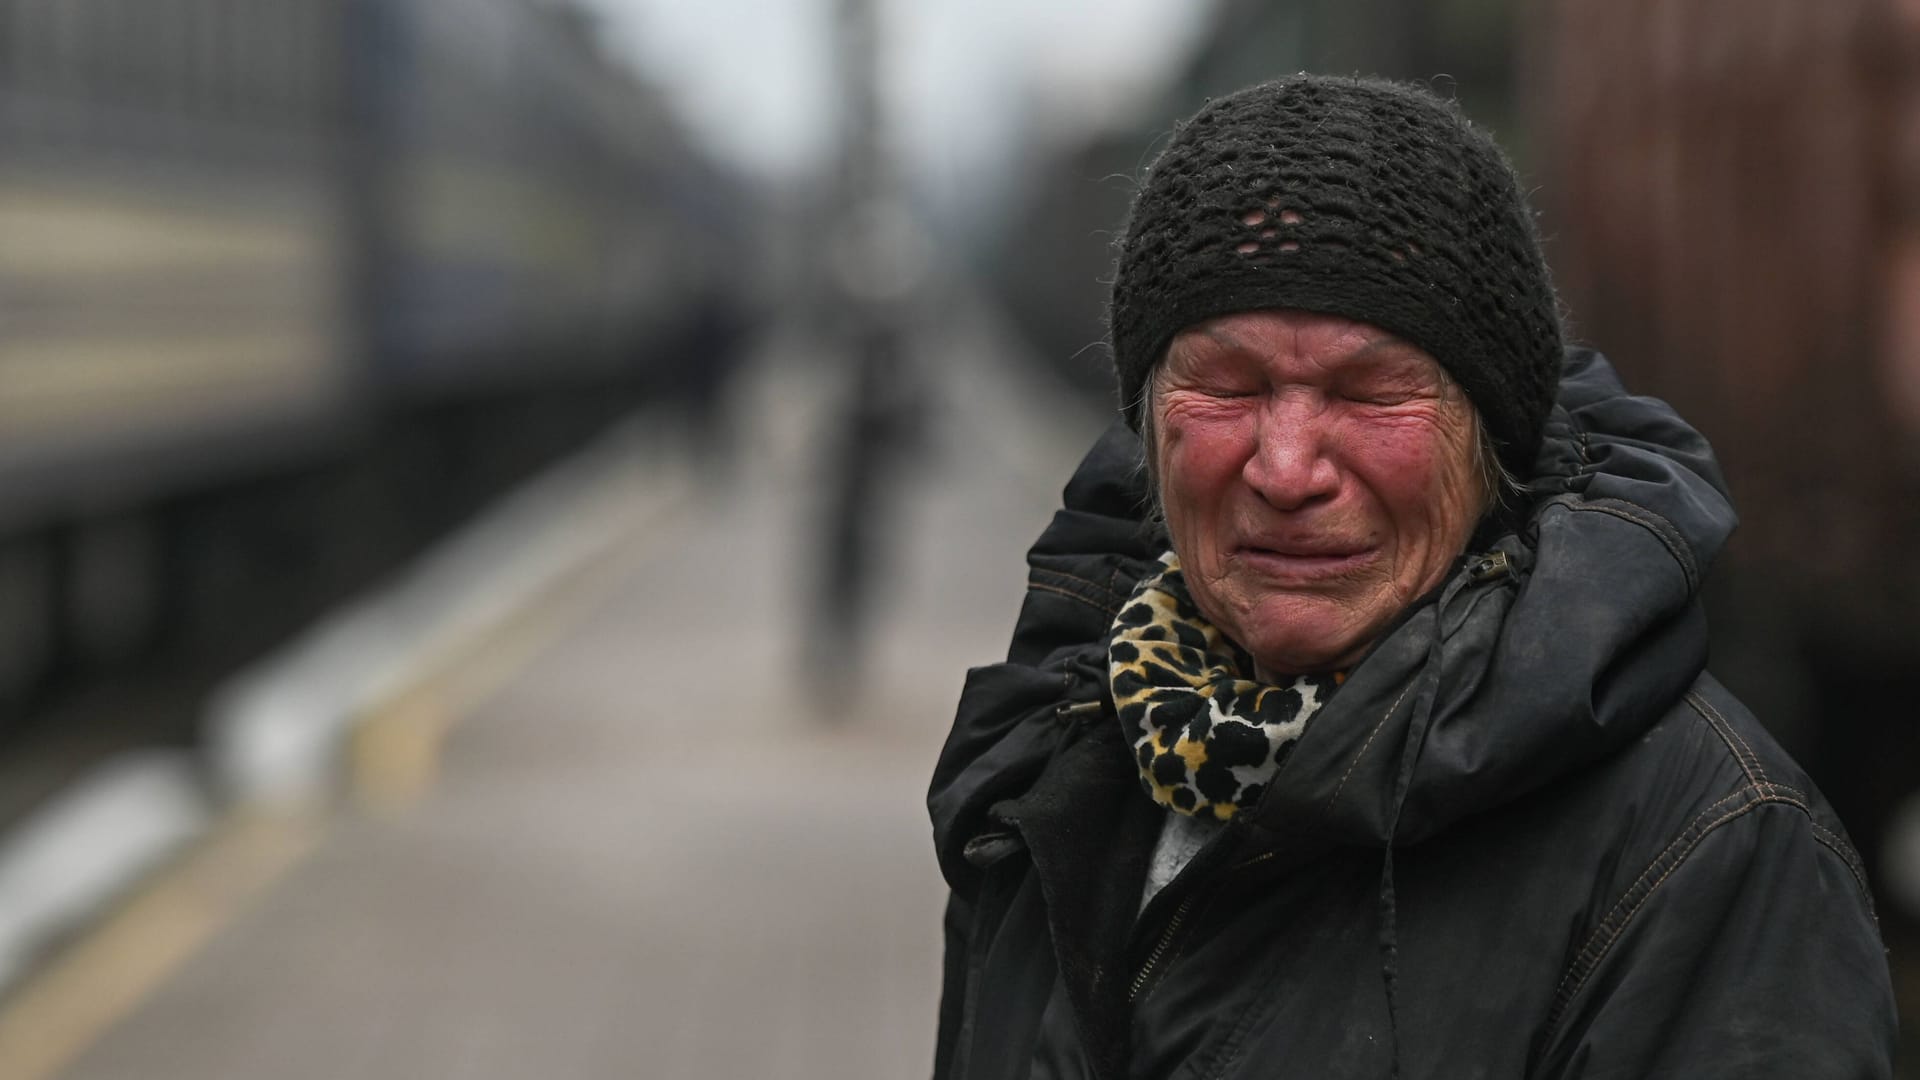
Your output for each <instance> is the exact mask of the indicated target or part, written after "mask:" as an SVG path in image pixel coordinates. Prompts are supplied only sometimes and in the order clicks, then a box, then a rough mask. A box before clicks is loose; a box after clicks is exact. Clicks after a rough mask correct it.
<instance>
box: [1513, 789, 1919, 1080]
mask: <svg viewBox="0 0 1920 1080" xmlns="http://www.w3.org/2000/svg"><path fill="white" fill-rule="evenodd" d="M1710 824H1711V827H1710V828H1708V829H1706V830H1704V831H1702V832H1701V833H1700V834H1699V835H1697V836H1695V837H1693V838H1692V839H1691V841H1690V842H1689V841H1688V839H1687V838H1685V837H1683V838H1681V840H1680V841H1676V845H1677V846H1676V847H1674V848H1671V849H1669V852H1668V853H1666V858H1667V861H1666V863H1665V864H1664V865H1663V864H1662V862H1661V861H1658V860H1657V861H1656V862H1655V863H1654V864H1653V865H1652V866H1649V867H1648V871H1649V873H1647V874H1643V875H1642V876H1641V878H1640V879H1639V880H1638V881H1637V882H1636V883H1635V886H1634V888H1633V889H1630V890H1629V891H1628V892H1627V893H1626V895H1624V896H1623V897H1621V899H1620V900H1619V902H1618V903H1616V904H1614V905H1613V907H1612V909H1611V911H1610V912H1609V913H1608V915H1607V917H1606V919H1604V920H1603V921H1602V922H1601V923H1600V925H1599V926H1598V927H1597V928H1596V929H1595V930H1594V931H1593V932H1592V934H1591V935H1590V936H1589V937H1588V938H1587V939H1586V941H1585V943H1584V944H1583V946H1582V947H1581V949H1580V953H1579V955H1577V956H1576V957H1575V959H1574V963H1573V966H1572V967H1571V968H1570V970H1569V972H1568V978H1567V981H1565V982H1563V983H1562V986H1561V997H1562V999H1563V1001H1564V1004H1563V1005H1562V1006H1561V1008H1560V1009H1559V1010H1558V1014H1557V1015H1558V1020H1557V1022H1556V1024H1555V1025H1554V1027H1553V1029H1552V1030H1550V1031H1549V1033H1548V1040H1549V1041H1548V1042H1547V1044H1546V1046H1545V1050H1544V1053H1543V1054H1542V1055H1541V1056H1540V1057H1539V1058H1538V1059H1537V1060H1539V1061H1540V1066H1539V1067H1538V1068H1536V1069H1535V1070H1534V1074H1535V1075H1536V1076H1539V1077H1543V1078H1555V1080H1573V1078H1576V1077H1578V1078H1580V1080H1602V1078H1605V1080H1628V1078H1635V1080H1637V1078H1642V1077H1653V1076H1685V1077H1690V1078H1714V1077H1728V1078H1731V1077H1797V1078H1805V1080H1821V1078H1831V1080H1885V1078H1890V1077H1892V1076H1893V1052H1894V1041H1895V1038H1896V1027H1897V1024H1896V1020H1895V1016H1894V1004H1893V989H1892V983H1891V979H1890V976H1889V974H1888V969H1887V959H1886V951H1885V948H1884V946H1883V945H1882V944H1881V941H1880V934H1879V930H1878V927H1877V925H1876V923H1875V920H1874V916H1873V912H1872V908H1871V905H1870V901H1869V899H1868V896H1867V893H1866V889H1865V884H1864V881H1863V880H1862V879H1861V877H1860V873H1859V867H1858V859H1857V857H1856V856H1854V855H1853V853H1852V850H1851V848H1849V847H1848V846H1847V842H1846V840H1845V838H1844V837H1842V836H1840V835H1839V834H1837V833H1835V832H1832V831H1829V830H1828V829H1826V828H1824V827H1823V826H1822V825H1821V824H1820V823H1819V822H1818V821H1817V820H1816V819H1815V818H1814V817H1812V816H1811V815H1810V814H1809V813H1808V812H1807V811H1806V810H1805V809H1803V808H1802V807H1800V806H1799V805H1796V804H1795V803H1794V802H1793V801H1792V800H1790V799H1789V800H1783V801H1755V802H1753V803H1751V804H1749V805H1747V806H1745V807H1742V808H1738V809H1736V810H1732V811H1728V812H1726V813H1725V814H1724V815H1722V817H1721V818H1717V819H1715V821H1713V822H1711V823H1710Z"/></svg>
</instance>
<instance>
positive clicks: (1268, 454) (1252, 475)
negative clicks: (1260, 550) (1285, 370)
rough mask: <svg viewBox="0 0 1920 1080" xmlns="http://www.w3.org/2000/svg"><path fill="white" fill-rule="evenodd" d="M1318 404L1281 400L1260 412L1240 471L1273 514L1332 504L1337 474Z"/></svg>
mask: <svg viewBox="0 0 1920 1080" xmlns="http://www.w3.org/2000/svg"><path fill="white" fill-rule="evenodd" d="M1329 436H1330V432H1329V430H1328V424H1327V417H1326V415H1325V409H1324V408H1323V407H1322V404H1321V403H1320V402H1318V401H1316V400H1312V399H1310V398H1308V397H1305V396H1298V397H1296V396H1292V395H1282V396H1278V397H1276V398H1275V399H1274V400H1272V401H1270V402H1268V403H1267V405H1266V407H1265V408H1263V409H1262V410H1261V413H1260V422H1259V425H1258V427H1257V430H1256V431H1255V441H1254V447H1253V453H1252V455H1251V456H1249V457H1248V458H1247V463H1246V465H1245V466H1243V467H1242V469H1241V476H1242V477H1243V478H1244V479H1245V480H1246V482H1247V485H1248V486H1249V487H1251V488H1253V490H1254V491H1255V492H1258V493H1259V495H1260V497H1261V498H1263V499H1265V500H1266V501H1267V503H1268V505H1270V506H1272V507H1274V508H1275V509H1277V510H1297V509H1300V508H1302V507H1305V506H1308V505H1311V504H1312V503H1314V502H1316V501H1319V500H1323V499H1331V498H1332V497H1333V496H1334V495H1335V494H1337V493H1338V492H1339V489H1340V473H1339V469H1338V468H1337V467H1336V465H1335V463H1334V461H1333V458H1332V457H1331V456H1330V453H1329V451H1330V449H1331V448H1330V446H1329Z"/></svg>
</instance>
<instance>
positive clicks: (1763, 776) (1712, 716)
mask: <svg viewBox="0 0 1920 1080" xmlns="http://www.w3.org/2000/svg"><path fill="white" fill-rule="evenodd" d="M1687 704H1689V705H1691V706H1693V711H1694V712H1696V713H1699V714H1700V716H1701V717H1702V718H1703V719H1705V720H1706V722H1707V724H1708V725H1709V726H1710V727H1712V728H1713V730H1714V732H1715V733H1717V734H1718V735H1719V736H1720V741H1721V742H1724V743H1726V744H1727V750H1728V751H1729V752H1731V753H1732V754H1733V758H1734V760H1735V761H1738V762H1739V763H1740V769H1741V771H1742V772H1745V773H1746V774H1747V781H1748V782H1749V783H1753V784H1771V783H1772V781H1770V780H1768V779H1767V772H1766V770H1765V769H1763V768H1761V766H1760V755H1759V754H1756V753H1754V752H1753V747H1752V746H1750V745H1748V743H1747V740H1746V739H1744V738H1741V736H1740V733H1739V732H1737V731H1735V730H1734V729H1733V725H1732V724H1730V723H1728V722H1727V718H1726V717H1724V716H1722V715H1720V710H1718V709H1716V708H1714V707H1713V705H1712V704H1711V703H1709V702H1708V701H1707V699H1706V698H1704V697H1701V696H1700V694H1699V692H1698V691H1692V690H1690V691H1688V692H1687ZM1789 790H1791V789H1789ZM1796 794H1798V793H1797V792H1796Z"/></svg>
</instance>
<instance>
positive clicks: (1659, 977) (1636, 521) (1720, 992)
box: [929, 352, 1895, 1080]
mask: <svg viewBox="0 0 1920 1080" xmlns="http://www.w3.org/2000/svg"><path fill="white" fill-rule="evenodd" d="M1139 453H1140V450H1139V444H1138V442H1137V440H1135V439H1134V438H1133V437H1132V435H1131V434H1130V433H1128V432H1127V431H1126V430H1125V429H1124V428H1120V427H1116V428H1115V429H1114V430H1112V431H1110V432H1109V433H1108V434H1107V435H1106V436H1105V437H1103V439H1102V440H1101V442H1100V443H1099V444H1098V445H1097V446H1095V448H1094V449H1093V451H1092V453H1091V454H1090V455H1089V456H1088V458H1087V459H1086V461H1085V462H1084V463H1083V465H1082V466H1081V468H1080V471H1079V472H1078V474H1077V475H1076V476H1075V477H1074V478H1073V480H1072V482H1071V483H1070V484H1069V485H1068V487H1067V490H1066V505H1065V508H1064V509H1063V510H1061V511H1060V512H1059V514H1058V515H1057V516H1056V517H1055V519H1054V521H1053V524H1052V526H1051V527H1050V528H1048V529H1047V531H1046V533H1045V534H1044V535H1043V536H1042V537H1041V539H1040V541H1039V542H1038V543H1037V544H1036V545H1035V546H1034V548H1033V550H1032V552H1031V553H1030V555H1029V562H1030V564H1031V574H1030V577H1029V583H1028V593H1027V599H1026V604H1025V607H1024V609H1023V610H1022V613H1021V617H1020V621H1019V624H1018V627H1017V629H1016V631H1015V635H1014V640H1013V645H1012V648H1011V650H1010V653H1009V656H1008V661H1007V662H1006V663H1004V664H998V665H994V666H992V667H986V668H981V669H977V670H975V671H973V672H971V673H970V674H969V676H968V680H967V685H966V690H965V692H964V694H963V696H962V699H961V702H960V708H959V714H958V717H957V719H956V721H955V724H954V729H953V733H952V735H951V736H950V738H949V740H948V742H947V745H946V748H945V750H944V751H943V753H942V755H941V758H940V762H939V765H938V767H937V769H936V772H935V776H934V780H933V786H932V791H931V793H930V795H929V806H930V809H931V811H932V814H933V820H934V834H935V841H936V844H937V848H938V854H939V858H940V865H941V868H942V871H943V872H944V874H945V875H946V878H947V881H948V883H949V884H950V886H951V888H952V900H951V902H950V904H949V908H948V914H947V959H946V976H945V990H944V997H943V1000H942V1004H941V1015H940V1038H939V1048H938V1059H937V1064H936V1068H935V1076H936V1078H940V1080H949V1078H950V1080H962V1078H965V1080H1015V1078H1019V1077H1027V1076H1032V1077H1035V1078H1055V1077H1062V1078H1064V1077H1100V1078H1112V1080H1120V1078H1125V1077H1135V1078H1144V1077H1182V1078H1196V1080H1198V1078H1213V1077H1293V1076H1299V1077H1388V1076H1395V1075H1397V1076H1401V1077H1409V1078H1412V1077H1448V1078H1460V1077H1502V1078H1511V1077H1523V1076H1524V1077H1583V1078H1600V1077H1621V1078H1626V1077H1634V1078H1639V1077H1650V1076H1676V1077H1752V1076H1768V1077H1776V1076H1777V1077H1835V1078H1839V1077H1849V1078H1852V1077H1887V1076H1890V1075H1891V1074H1892V1065H1891V1057H1892V1052H1893V1048H1892V1043H1893V1039H1894V1030H1895V1019H1894V1013H1893V1003H1892V991H1891V988H1890V984H1889V978H1888V972H1887V964H1886V957H1885V953H1884V950H1883V948H1882V946H1881V943H1880V937H1879V934H1878V931H1877V928H1876V925H1875V922H1874V917H1873V914H1872V909H1871V904H1870V901H1869V898H1868V893H1867V889H1866V883H1865V881H1864V879H1863V877H1862V872H1861V865H1860V860H1859V858H1858V857H1857V856H1856V855H1855V853H1854V852H1853V849H1852V848H1851V846H1850V845H1849V844H1848V841H1847V839H1846V837H1845V835H1844V833H1843V832H1842V830H1841V827H1840V823H1839V822H1838V821H1837V820H1836V819H1835V818H1834V815H1833V813H1832V811H1831V810H1830V809H1829V808H1828V807H1827V804H1826V802H1825V801H1824V800H1823V799H1822V797H1821V796H1820V794H1819V793H1818V792H1817V791H1815V790H1814V788H1813V785H1812V784H1811V783H1810V782H1809V781H1808V779H1807V777H1806V775H1805V774H1804V773H1803V772H1801V770H1800V769H1799V768H1798V767H1797V766H1796V765H1794V763H1793V762H1792V761H1791V760H1789V759H1788V758H1787V757H1786V755H1785V754H1783V753H1782V752H1781V751H1780V750H1779V748H1778V747H1777V746H1776V745H1775V744H1774V742H1773V741H1772V740H1771V739H1770V738H1768V737H1767V735H1766V733H1765V732H1764V731H1763V730H1762V729H1761V728H1760V727H1759V725H1758V724H1756V723H1755V722H1754V720H1753V718H1752V717H1751V716H1750V715H1749V713H1748V712H1747V710H1746V709H1745V708H1743V707H1742V706H1741V705H1740V703H1739V702H1737V701H1735V700H1734V699H1733V698H1732V697H1731V696H1730V695H1729V694H1728V693H1727V692H1726V690H1724V689H1723V688H1722V687H1721V686H1720V685H1719V684H1718V683H1716V682H1715V681H1714V680H1713V678H1712V677H1711V676H1710V675H1708V674H1706V672H1705V661H1706V626H1705V618H1704V615H1703V614H1702V611H1701V609H1700V606H1699V604H1698V601H1697V593H1698V590H1699V587H1700V577H1701V574H1702V573H1703V572H1704V570H1705V568H1706V564H1707V561H1708V560H1709V559H1710V558H1711V557H1712V555H1713V554H1714V553H1715V552H1716V551H1717V550H1718V549H1719V547H1720V545H1721V544H1722V542H1723V541H1724V540H1725V538H1726V536H1727V534H1728V533H1729V532H1730V531H1731V529H1732V527H1733V523H1734V517H1733V513H1732V510H1731V508H1730V507H1729V505H1728V502H1727V500H1726V498H1725V496H1724V494H1723V492H1722V490H1721V484H1720V481H1719V473H1718V468H1717V466H1716V465H1715V464H1714V462H1713V460H1712V457H1711V454H1710V451H1709V450H1708V448H1707V446H1706V444H1705V443H1704V441H1702V440H1701V438H1700V437H1699V436H1698V435H1697V434H1696V433H1694V432H1693V431H1692V430H1691V429H1689V428H1688V427H1686V426H1685V425H1684V424H1683V423H1681V422H1680V421H1679V419H1678V418H1677V417H1675V416H1674V415H1673V414H1672V412H1670V411H1669V410H1668V409H1667V408H1666V407H1665V406H1664V405H1661V404H1660V403H1658V402H1655V401H1651V400H1649V399H1641V398H1633V397H1629V396H1626V395H1625V393H1624V392H1623V391H1622V390H1621V389H1620V387H1619V385H1618V383H1617V381H1616V380H1615V379H1614V376H1613V374H1612V372H1611V370H1610V369H1609V368H1608V367H1607V366H1606V364H1605V362H1604V361H1603V360H1601V359H1599V358H1598V357H1597V356H1596V355H1594V354H1592V353H1588V352H1574V353H1572V354H1570V355H1569V359H1568V365H1567V369H1566V374H1565V380H1564V383H1563V388H1562V391H1561V397H1560V405H1559V407H1557V408H1556V409H1555V411H1554V414H1553V417H1552V419H1551V420H1550V422H1549V429H1548V445H1547V447H1546V448H1545V449H1544V450H1543V452H1542V454H1541V458H1540V464H1539V466H1538V467H1537V470H1536V476H1535V477H1534V478H1533V479H1532V481H1531V483H1530V494H1531V496H1532V501H1531V504H1530V505H1531V509H1530V511H1529V512H1528V513H1527V514H1526V515H1525V516H1526V517H1527V520H1526V522H1525V525H1524V527H1522V528H1520V529H1518V530H1514V531H1507V532H1504V533H1502V532H1501V530H1498V529H1485V530H1483V534H1484V535H1482V536H1481V537H1478V538H1476V541H1475V545H1474V547H1473V548H1472V549H1470V551H1469V553H1468V555H1467V556H1466V557H1464V558H1463V559H1462V560H1461V562H1460V564H1459V566H1458V567H1457V569H1456V571H1455V572H1454V573H1452V574H1451V576H1450V577H1449V578H1448V579H1447V580H1446V581H1445V583H1444V584H1443V585H1442V586H1441V587H1439V588H1438V589H1436V590H1435V591H1434V592H1433V593H1431V594H1429V595H1428V596H1426V597H1424V598H1423V599H1422V600H1420V601H1419V602H1417V603H1416V604H1414V605H1413V607H1412V608H1411V609H1410V610H1409V611H1408V612H1407V613H1406V614H1405V615H1404V617H1403V618H1402V619H1401V620H1400V621H1399V622H1398V623H1397V624H1396V625H1395V627H1394V628H1393V629H1391V630H1390V631H1389V632H1388V633H1387V634H1386V635H1385V636H1384V637H1383V638H1382V639H1381V640H1380V641H1379V642H1377V643H1376V644H1375V646H1374V647H1373V649H1372V650H1371V652H1370V653H1369V654H1368V655H1367V657H1366V658H1365V659H1364V660H1363V661H1362V662H1361V663H1360V664H1359V665H1357V666H1356V668H1355V669H1354V670H1353V672H1352V673H1351V675H1350V676H1349V678H1348V679H1347V681H1346V683H1345V684H1344V685H1343V686H1342V687H1341V688H1340V690H1339V692H1338V693H1336V694H1334V695H1333V697H1332V698H1331V700H1330V701H1329V702H1328V703H1327V704H1326V705H1325V707H1324V708H1323V709H1322V710H1321V711H1320V712H1319V713H1318V714H1317V715H1316V716H1315V717H1314V719H1313V722H1312V724H1311V725H1310V726H1309V727H1308V729H1307V732H1306V734H1305V736H1304V737H1303V738H1302V739H1301V740H1300V741H1299V742H1298V743H1297V744H1296V745H1295V747H1294V749H1293V751H1292V753H1291V755H1290V756H1289V757H1288V758H1287V759H1286V761H1285V763H1284V765H1283V766H1282V770H1281V772H1280V773H1279V775H1278V776H1277V777H1276V779H1275V780H1274V782H1272V783H1271V784H1270V785H1269V787H1268V790H1267V793H1266V795H1265V797H1264V798H1263V799H1262V801H1261V802H1260V803H1259V804H1257V805H1256V806H1255V807H1254V808H1253V809H1252V810H1251V811H1248V812H1244V813H1242V814H1240V815H1239V816H1238V817H1236V818H1235V819H1234V821H1233V822H1232V823H1231V824H1230V825H1229V826H1228V827H1226V828H1225V829H1224V830H1223V831H1222V832H1221V833H1220V834H1219V835H1217V836H1216V837H1215V838H1214V839H1213V840H1212V841H1210V842H1209V844H1208V846H1207V847H1205V848H1203V849H1202V850H1201V852H1200V853H1199V854H1198V855H1197V856H1196V857H1195V858H1194V860H1193V861H1192V863H1190V864H1189V865H1188V866H1187V867H1186V869H1185V870H1183V871H1182V872H1181V874H1180V875H1179V876H1178V877H1177V878H1176V879H1175V880H1174V881H1173V882H1172V883H1171V884H1170V885H1168V886H1167V887H1166V888H1165V889H1164V890H1163V891H1162V892H1160V893H1159V894H1158V895H1156V896H1155V897H1154V899H1153V902H1152V903H1151V904H1150V905H1148V906H1147V908H1146V909H1145V910H1144V911H1140V910H1139V901H1140V897H1141V893H1142V886H1143V881H1144V877H1145V872H1146V864H1147V860H1148V857H1149V854H1150V852H1151V850H1152V847H1153V843H1154V840H1155V838H1156V837H1157V835H1158V831H1159V828H1160V824H1161V815H1162V814H1163V813H1164V811H1162V810H1160V809H1158V808H1157V807H1155V806H1154V805H1153V804H1152V803H1151V802H1150V801H1149V800H1148V798H1147V797H1146V795H1145V794H1143V793H1142V791H1141V788H1140V781H1139V779H1138V776H1137V773H1136V771H1135V767H1134V765H1133V763H1132V761H1131V759H1130V757H1129V755H1128V753H1127V751H1126V748H1125V746H1124V745H1123V743H1122V738H1121V734H1120V730H1119V725H1118V722H1117V721H1116V719H1115V717H1114V714H1113V709H1112V703H1111V701H1110V699H1109V695H1108V688H1107V677H1106V662H1105V641H1106V637H1107V633H1108V629H1109V627H1110V625H1111V623H1112V620H1113V617H1114V613H1115V612H1116V610H1117V609H1118V607H1119V605H1120V604H1121V603H1122V602H1123V601H1124V600H1125V599H1126V597H1127V596H1128V594H1129V592H1130V591H1131V589H1132V588H1133V585H1134V583H1135V582H1136V581H1137V580H1138V579H1139V578H1140V577H1141V575H1142V574H1144V573H1146V572H1148V571H1149V569H1150V567H1151V563H1152V559H1153V558H1154V557H1155V556H1156V555H1157V554H1158V553H1159V549H1160V547H1161V543H1162V542H1161V541H1158V540H1156V538H1155V537H1154V535H1153V534H1152V533H1151V532H1150V531H1149V530H1148V529H1147V528H1145V527H1144V526H1142V525H1141V523H1140V517H1139V508H1140V505H1141V495H1142V492H1141V490H1140V482H1141V481H1140V477H1139V469H1138V461H1139Z"/></svg>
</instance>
